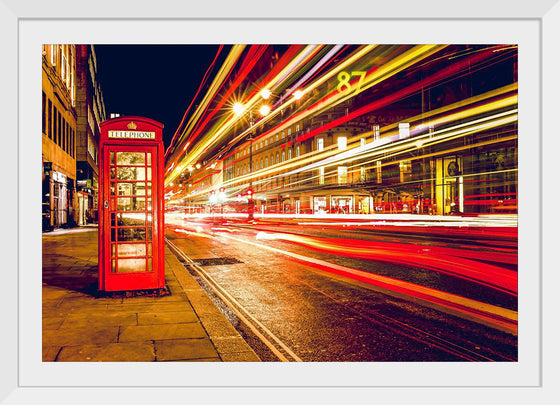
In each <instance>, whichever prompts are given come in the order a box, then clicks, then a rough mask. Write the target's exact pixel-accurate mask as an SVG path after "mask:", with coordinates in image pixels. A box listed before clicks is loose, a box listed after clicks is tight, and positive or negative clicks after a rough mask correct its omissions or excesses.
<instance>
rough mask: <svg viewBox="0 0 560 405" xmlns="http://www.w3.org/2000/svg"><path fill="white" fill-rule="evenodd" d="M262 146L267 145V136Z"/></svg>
mask: <svg viewBox="0 0 560 405" xmlns="http://www.w3.org/2000/svg"><path fill="white" fill-rule="evenodd" d="M264 146H268V138H266V139H265V140H264Z"/></svg>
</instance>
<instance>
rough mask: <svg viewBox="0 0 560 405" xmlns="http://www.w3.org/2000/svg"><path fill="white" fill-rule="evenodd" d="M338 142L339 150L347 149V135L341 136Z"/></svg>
mask: <svg viewBox="0 0 560 405" xmlns="http://www.w3.org/2000/svg"><path fill="white" fill-rule="evenodd" d="M337 143H338V149H339V150H344V149H346V143H347V139H346V137H345V136H339V137H338V139H337Z"/></svg>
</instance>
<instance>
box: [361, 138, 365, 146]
mask: <svg viewBox="0 0 560 405" xmlns="http://www.w3.org/2000/svg"><path fill="white" fill-rule="evenodd" d="M360 146H366V138H360Z"/></svg>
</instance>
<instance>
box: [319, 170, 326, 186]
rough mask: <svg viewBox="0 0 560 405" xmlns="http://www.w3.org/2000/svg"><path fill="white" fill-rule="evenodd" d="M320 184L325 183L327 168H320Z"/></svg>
mask: <svg viewBox="0 0 560 405" xmlns="http://www.w3.org/2000/svg"><path fill="white" fill-rule="evenodd" d="M319 184H325V168H324V167H320V168H319Z"/></svg>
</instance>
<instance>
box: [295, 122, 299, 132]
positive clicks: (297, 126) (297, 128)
mask: <svg viewBox="0 0 560 405" xmlns="http://www.w3.org/2000/svg"><path fill="white" fill-rule="evenodd" d="M297 131H299V124H297V125H296V132H297Z"/></svg>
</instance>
